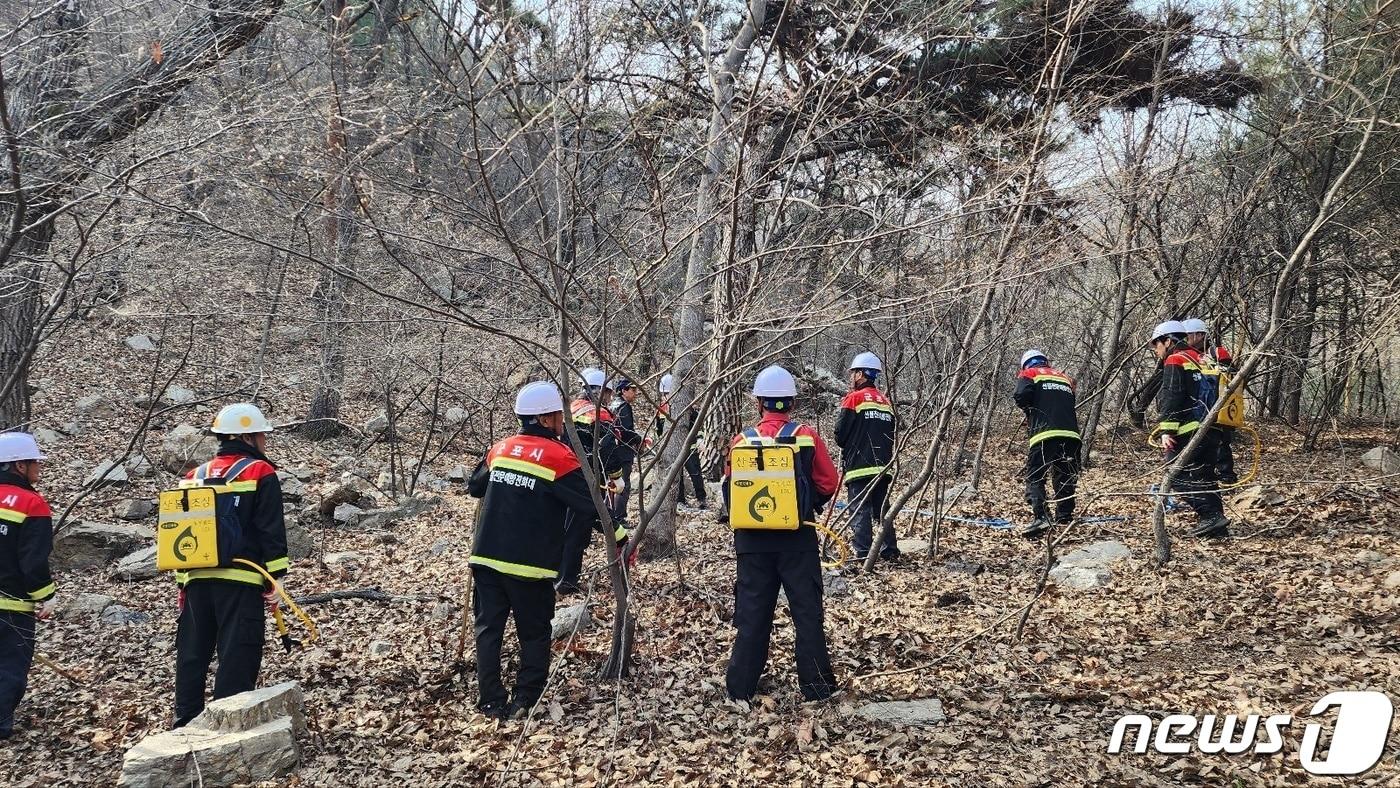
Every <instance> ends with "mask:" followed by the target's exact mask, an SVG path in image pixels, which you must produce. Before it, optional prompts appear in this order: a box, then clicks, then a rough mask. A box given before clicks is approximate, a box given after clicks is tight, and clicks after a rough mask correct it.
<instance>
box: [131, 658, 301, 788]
mask: <svg viewBox="0 0 1400 788" xmlns="http://www.w3.org/2000/svg"><path fill="white" fill-rule="evenodd" d="M305 733H306V723H305V721H304V716H303V713H302V696H301V689H300V688H298V686H297V685H296V683H295V682H287V683H285V684H278V685H276V686H273V687H267V688H264V689H260V690H253V691H251V692H243V693H240V694H238V695H232V696H229V697H227V698H221V699H219V700H216V701H214V702H212V703H210V704H209V705H208V706H206V707H205V709H204V712H203V713H202V714H200V715H199V716H198V717H196V718H195V719H194V721H193V722H191V723H190V724H189V725H187V726H185V727H183V728H180V729H178V730H173V731H167V732H165V733H157V734H154V735H152V736H147V737H146V738H145V739H142V740H141V741H140V742H139V743H137V745H136V746H135V747H132V748H131V749H130V750H128V751H127V753H126V756H125V757H124V758H123V759H122V773H121V778H120V780H119V781H118V783H117V784H118V785H119V786H123V788H176V787H177V786H179V787H180V788H183V787H184V786H189V785H234V784H241V783H259V782H264V781H270V780H277V779H278V778H280V777H283V776H285V775H287V774H288V773H290V772H291V770H292V769H294V768H296V765H297V764H298V763H299V762H300V759H301V755H300V752H299V751H298V750H297V742H296V740H297V737H298V736H304V735H305Z"/></svg>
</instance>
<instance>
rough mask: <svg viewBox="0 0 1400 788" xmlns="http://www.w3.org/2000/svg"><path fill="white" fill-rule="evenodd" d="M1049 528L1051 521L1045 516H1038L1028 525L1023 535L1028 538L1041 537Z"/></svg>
mask: <svg viewBox="0 0 1400 788" xmlns="http://www.w3.org/2000/svg"><path fill="white" fill-rule="evenodd" d="M1049 530H1050V521H1049V520H1047V519H1046V518H1044V517H1037V518H1035V522H1033V523H1031V524H1030V525H1028V526H1026V530H1024V531H1022V532H1021V536H1024V537H1025V538H1027V539H1039V538H1040V537H1042V536H1044V535H1045V532H1046V531H1049Z"/></svg>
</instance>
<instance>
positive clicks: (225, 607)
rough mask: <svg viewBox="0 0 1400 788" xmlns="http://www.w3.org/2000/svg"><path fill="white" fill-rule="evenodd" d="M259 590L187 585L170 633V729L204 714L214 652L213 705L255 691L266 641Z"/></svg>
mask: <svg viewBox="0 0 1400 788" xmlns="http://www.w3.org/2000/svg"><path fill="white" fill-rule="evenodd" d="M262 593H263V591H262V587H260V586H254V585H249V584H247V583H232V582H225V581H221V580H192V581H190V582H189V583H188V584H186V586H185V606H184V608H182V609H181V610H180V621H179V624H178V625H177V627H176V630H175V727H177V728H178V727H180V726H182V725H185V724H186V723H188V722H189V721H190V720H192V719H194V718H195V717H196V716H198V715H199V713H200V712H201V711H204V688H205V684H206V683H207V680H208V676H209V662H210V661H211V660H212V659H213V657H214V655H215V653H217V654H218V655H219V666H218V668H217V669H215V671H214V696H213V700H218V699H219V698H226V697H228V696H230V695H237V694H238V693H240V692H247V691H248V690H251V689H255V688H256V687H257V685H258V671H259V670H260V669H261V668H262V653H263V643H264V641H265V639H266V637H267V633H266V627H267V618H266V612H265V611H266V608H265V606H264V604H263V598H262Z"/></svg>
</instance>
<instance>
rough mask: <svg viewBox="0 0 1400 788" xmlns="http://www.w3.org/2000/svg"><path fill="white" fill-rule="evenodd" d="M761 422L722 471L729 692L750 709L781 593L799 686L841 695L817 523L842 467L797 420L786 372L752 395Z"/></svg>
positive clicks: (807, 693)
mask: <svg viewBox="0 0 1400 788" xmlns="http://www.w3.org/2000/svg"><path fill="white" fill-rule="evenodd" d="M753 394H754V397H756V398H757V401H758V407H759V412H760V414H761V419H760V421H759V422H758V424H756V425H754V426H753V427H750V428H748V429H746V430H744V431H743V432H741V433H740V434H738V435H736V436H734V439H733V440H732V441H731V442H730V448H729V461H728V462H727V463H726V465H725V469H724V475H725V484H724V488H723V489H724V497H725V507H726V509H727V510H728V520H729V525H730V527H731V528H733V529H734V552H735V558H736V560H737V562H738V573H737V578H736V579H735V583H734V627H735V629H736V630H738V631H737V633H736V634H735V637H734V649H733V651H732V652H731V653H730V655H729V668H728V671H727V673H726V675H725V688H726V690H727V692H728V695H729V697H730V699H732V700H740V701H748V700H751V699H752V698H753V696H754V693H755V692H756V691H757V690H758V681H759V678H760V677H761V676H762V674H763V668H764V665H765V664H767V662H768V644H769V639H770V638H771V636H772V634H773V610H774V608H775V607H776V605H777V602H778V589H779V588H780V587H781V588H782V589H783V591H784V592H785V593H786V594H787V600H788V611H789V612H790V613H791V615H792V626H793V629H794V631H795V633H796V658H797V683H798V688H799V689H800V690H801V691H802V697H803V698H805V699H806V700H809V701H812V700H824V699H826V698H829V697H831V694H832V693H833V692H835V689H836V678H835V675H834V674H833V672H832V669H831V658H830V656H829V655H828V654H827V649H826V631H825V622H824V620H823V613H822V569H821V559H820V554H819V550H818V542H817V531H816V528H815V525H814V524H815V521H816V519H817V514H818V512H820V510H821V508H822V507H823V506H825V505H826V504H827V502H829V501H830V500H831V499H832V498H833V497H834V496H835V495H836V493H837V490H838V488H839V480H838V478H837V474H836V466H835V465H834V464H832V462H831V456H830V455H828V454H827V451H826V446H825V445H824V444H823V443H822V439H821V437H820V436H818V435H817V432H816V430H813V429H812V428H811V427H808V426H806V425H803V424H798V423H797V422H796V421H794V420H792V419H791V418H790V417H789V415H788V414H790V413H791V412H792V409H793V406H794V404H795V403H796V398H797V382H796V381H795V380H793V377H792V374H791V373H789V372H788V371H787V370H786V369H783V368H782V367H779V366H771V367H768V368H766V369H764V370H763V371H761V372H759V373H758V377H757V379H756V380H755V381H754V386H753Z"/></svg>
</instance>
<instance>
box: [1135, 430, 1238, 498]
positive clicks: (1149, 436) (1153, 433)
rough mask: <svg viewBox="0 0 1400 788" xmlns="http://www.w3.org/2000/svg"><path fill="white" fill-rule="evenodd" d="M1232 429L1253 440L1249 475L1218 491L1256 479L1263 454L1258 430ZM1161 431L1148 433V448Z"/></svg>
mask: <svg viewBox="0 0 1400 788" xmlns="http://www.w3.org/2000/svg"><path fill="white" fill-rule="evenodd" d="M1232 429H1235V430H1239V431H1240V432H1247V433H1249V434H1250V435H1251V436H1253V438H1254V457H1253V458H1252V459H1251V460H1250V463H1249V473H1247V474H1245V475H1244V477H1243V478H1241V479H1240V480H1238V481H1236V482H1235V483H1234V484H1222V485H1220V489H1222V490H1232V489H1234V488H1236V487H1240V486H1243V485H1244V484H1247V483H1248V482H1251V481H1253V480H1254V477H1256V476H1258V475H1259V466H1260V458H1261V457H1262V456H1263V454H1264V441H1263V440H1262V439H1261V438H1260V437H1259V431H1258V430H1256V429H1254V428H1253V427H1234V428H1232ZM1161 431H1162V428H1161V427H1157V428H1155V429H1153V430H1152V431H1151V432H1149V433H1148V434H1147V445H1148V446H1155V445H1156V444H1154V443H1153V442H1152V439H1153V438H1154V437H1156V435H1157V433H1158V432H1161Z"/></svg>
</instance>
